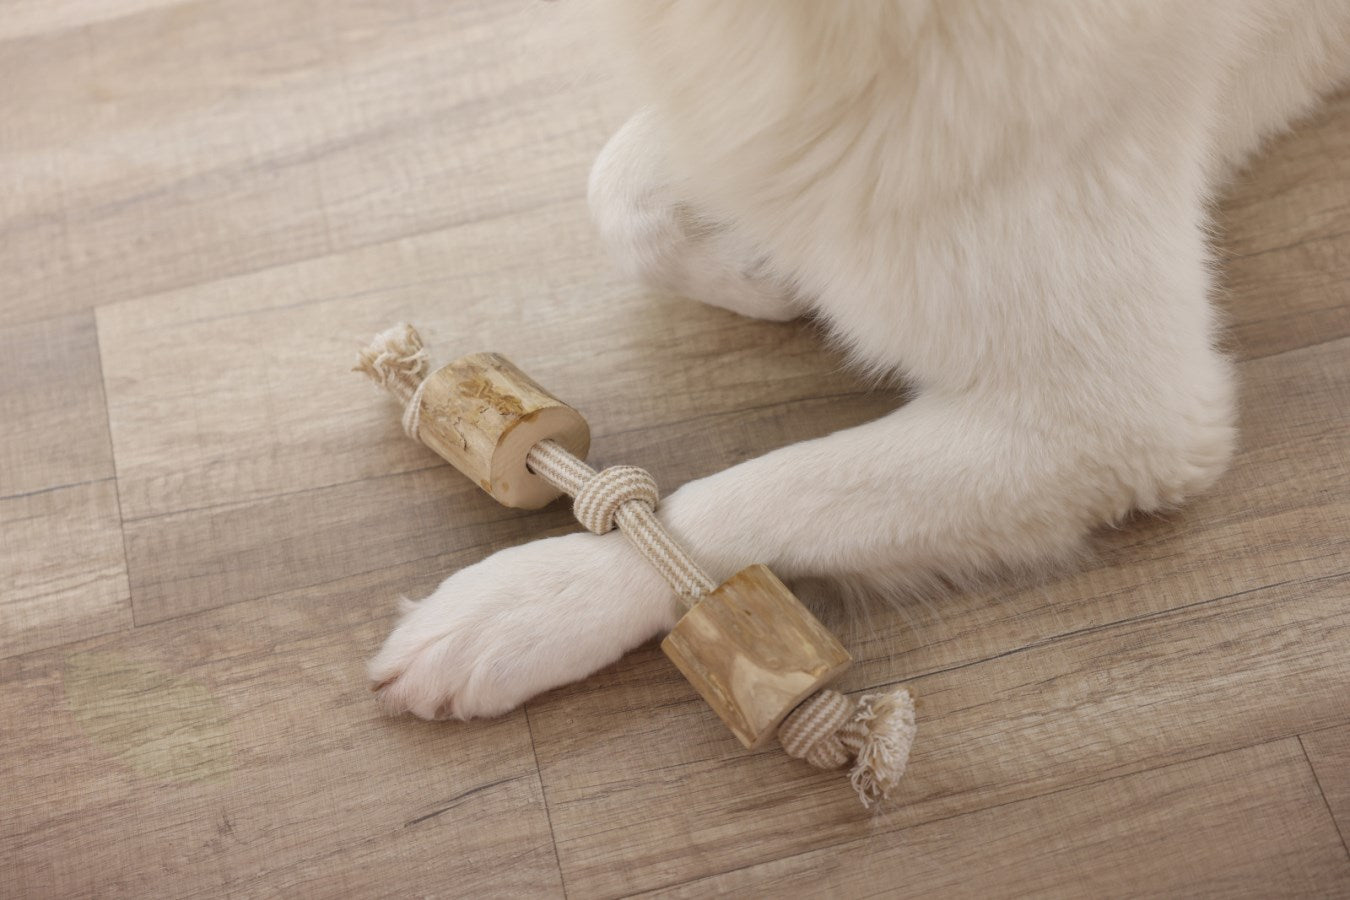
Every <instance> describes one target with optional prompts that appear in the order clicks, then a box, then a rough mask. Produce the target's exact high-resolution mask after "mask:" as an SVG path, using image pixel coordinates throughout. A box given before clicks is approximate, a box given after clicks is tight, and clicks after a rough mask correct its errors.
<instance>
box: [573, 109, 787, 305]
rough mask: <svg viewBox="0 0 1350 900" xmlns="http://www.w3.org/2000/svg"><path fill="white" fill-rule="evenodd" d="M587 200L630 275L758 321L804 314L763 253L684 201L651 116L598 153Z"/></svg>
mask: <svg viewBox="0 0 1350 900" xmlns="http://www.w3.org/2000/svg"><path fill="white" fill-rule="evenodd" d="M589 201H590V207H591V215H592V217H593V218H594V219H595V224H596V227H597V228H598V229H599V232H600V237H601V239H602V240H604V242H605V243H606V245H607V246H608V247H609V250H610V254H611V255H612V256H613V257H614V259H615V261H616V262H617V263H618V265H619V267H620V269H621V270H622V271H623V272H624V273H625V274H626V275H627V276H628V277H630V278H633V279H634V280H636V281H639V282H642V283H643V284H646V285H648V286H650V287H652V288H655V289H657V290H662V291H669V292H671V293H674V294H679V295H681V296H685V297H690V298H692V299H695V300H700V301H702V302H704V303H708V304H711V305H713V306H720V307H722V308H723V309H729V310H731V311H732V312H735V313H740V314H741V315H743V316H750V317H753V318H757V319H770V320H773V321H785V320H787V319H791V318H794V317H795V316H797V315H800V314H801V312H802V310H801V308H800V307H799V306H798V305H797V304H795V303H794V302H793V300H792V296H791V292H790V291H789V289H788V287H787V285H786V283H785V281H784V280H783V279H782V278H781V277H779V276H777V275H775V273H773V272H772V271H771V269H770V266H769V264H768V261H767V259H766V258H765V257H764V255H763V254H760V253H757V252H756V251H755V250H754V249H753V248H752V247H750V246H749V245H748V244H747V243H745V242H744V241H742V240H741V239H740V238H739V237H738V236H737V235H736V234H734V233H733V232H732V231H731V230H730V229H728V228H726V227H725V226H722V225H719V224H717V223H714V222H709V221H706V220H704V219H701V218H700V217H699V216H698V214H697V213H696V212H695V211H694V210H693V209H692V208H691V207H689V206H688V205H687V204H685V203H684V202H682V201H681V199H680V197H679V194H678V191H677V189H676V188H675V187H674V185H673V184H672V183H671V180H670V177H669V176H668V174H667V172H666V169H665V161H664V156H663V153H662V150H661V144H660V142H659V138H658V137H657V136H656V135H655V134H654V124H653V122H652V119H651V114H650V113H649V112H646V111H644V112H639V113H637V114H636V115H634V116H633V117H632V118H631V119H629V120H628V122H627V123H626V124H625V125H624V126H623V127H622V128H620V129H619V130H618V131H617V132H616V133H615V134H614V136H613V137H612V138H610V140H609V143H608V144H606V145H605V148H604V149H603V150H602V151H601V152H600V156H599V157H598V158H597V159H596V161H595V166H594V167H593V168H592V169H591V178H590V188H589Z"/></svg>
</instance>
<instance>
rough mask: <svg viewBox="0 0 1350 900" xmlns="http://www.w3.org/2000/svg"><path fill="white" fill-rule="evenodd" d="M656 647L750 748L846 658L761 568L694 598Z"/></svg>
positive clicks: (847, 662)
mask: <svg viewBox="0 0 1350 900" xmlns="http://www.w3.org/2000/svg"><path fill="white" fill-rule="evenodd" d="M661 649H662V650H663V651H665V654H666V656H668V657H670V660H671V662H673V663H675V665H676V666H677V667H678V668H679V670H680V671H681V672H683V673H684V676H685V677H686V678H688V679H689V682H690V684H692V685H693V686H694V687H695V689H697V690H698V692H699V693H700V694H702V695H703V699H704V700H707V701H708V705H709V706H711V707H712V708H713V709H714V710H715V711H716V712H717V715H718V716H720V717H721V719H722V721H723V722H725V723H726V724H727V727H728V728H730V729H731V731H732V733H733V734H735V735H736V737H737V738H738V739H739V740H740V742H741V743H742V744H744V745H745V746H746V747H748V748H749V749H751V750H755V749H759V748H761V747H764V746H766V745H767V744H768V743H769V742H770V741H772V739H773V737H774V734H775V733H776V731H777V729H778V725H779V723H780V722H782V721H783V719H784V718H785V717H786V716H787V714H788V713H790V712H792V710H793V709H795V708H796V706H797V705H798V704H799V703H801V702H802V701H803V700H805V699H806V698H807V697H809V696H811V695H812V694H814V693H815V692H816V691H818V690H820V688H822V687H824V686H825V685H827V684H829V683H830V682H831V681H833V680H834V679H835V678H837V677H838V676H839V675H840V674H842V673H843V672H844V671H845V670H846V669H848V667H849V665H850V664H851V663H852V661H853V660H852V658H851V657H850V656H849V655H848V652H847V651H846V650H845V649H844V647H843V645H842V644H840V643H839V641H838V640H837V639H836V638H835V636H834V635H832V634H830V632H829V631H827V630H826V629H825V626H823V625H821V624H820V622H819V621H817V620H816V617H815V616H813V615H811V613H810V611H809V610H807V608H806V607H805V606H803V605H802V602H801V601H800V600H798V599H797V598H796V597H795V596H793V594H792V592H791V591H789V590H788V589H787V587H786V585H784V584H783V582H781V581H779V580H778V578H777V577H775V576H774V574H773V573H772V572H770V571H769V570H768V568H766V567H765V566H761V565H754V566H750V567H749V568H747V569H742V570H741V571H740V572H737V573H736V574H735V575H733V576H732V577H731V578H729V579H728V580H727V581H726V582H725V583H724V584H722V586H721V587H719V588H718V589H717V590H715V591H713V592H712V593H711V594H709V595H708V596H707V597H704V598H703V599H702V600H700V601H699V602H698V604H697V605H695V606H694V608H693V609H691V610H690V611H689V612H688V613H686V614H685V616H684V618H682V619H681V620H680V621H679V622H678V623H677V624H676V625H675V627H674V629H672V630H671V632H670V634H669V635H667V636H666V639H665V640H664V641H662V642H661Z"/></svg>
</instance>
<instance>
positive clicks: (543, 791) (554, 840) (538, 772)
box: [521, 703, 569, 900]
mask: <svg viewBox="0 0 1350 900" xmlns="http://www.w3.org/2000/svg"><path fill="white" fill-rule="evenodd" d="M521 711H522V712H524V713H525V733H526V734H528V735H529V736H530V754H531V755H532V756H533V757H534V777H535V778H537V779H539V796H540V797H541V798H543V801H544V820H545V821H546V822H548V839H549V843H550V844H552V845H553V862H554V863H555V864H556V865H557V867H558V884H559V885H561V886H562V892H563V897H564V900H565V898H567V897H568V896H569V894H568V892H567V876H566V875H565V874H564V873H563V867H562V856H561V855H560V854H559V853H558V835H557V832H555V831H554V830H553V811H552V809H551V808H550V807H549V802H548V787H547V786H545V784H544V769H543V767H542V766H540V765H539V749H538V748H537V747H536V746H535V743H534V723H533V722H532V721H530V705H529V704H528V703H526V704H525V705H523V706H522V707H521Z"/></svg>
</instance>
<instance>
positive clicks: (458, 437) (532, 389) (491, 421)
mask: <svg viewBox="0 0 1350 900" xmlns="http://www.w3.org/2000/svg"><path fill="white" fill-rule="evenodd" d="M417 436H418V438H419V439H421V441H422V443H424V444H426V445H427V446H428V447H430V448H431V449H432V450H435V451H436V452H437V453H439V454H440V455H441V456H443V457H445V459H447V460H449V462H450V463H451V464H452V465H453V466H454V467H455V468H456V469H459V470H460V471H461V472H463V473H464V474H465V475H467V476H468V477H469V478H470V479H472V480H473V481H474V483H475V484H477V485H478V486H479V487H481V488H482V489H483V490H485V491H487V492H488V493H489V494H491V495H492V496H493V497H494V498H495V499H496V500H497V502H499V503H501V504H502V505H504V506H511V507H516V508H519V509H538V508H539V507H541V506H544V505H546V504H548V503H549V502H550V501H552V500H554V499H556V498H557V497H558V495H559V493H560V492H559V491H558V490H557V489H556V488H554V487H553V486H552V485H550V484H549V483H548V482H546V481H544V480H543V479H542V478H540V477H539V476H537V475H535V474H534V473H532V472H530V471H529V470H528V469H527V468H526V467H525V455H526V454H527V453H529V452H530V448H531V447H533V446H534V445H535V444H537V443H538V442H539V441H542V440H546V439H552V440H555V441H557V442H558V443H559V444H561V445H562V446H564V447H566V448H567V449H568V450H570V451H571V452H572V453H573V454H575V455H576V456H578V457H580V458H582V459H584V458H585V457H586V454H587V452H589V451H590V449H591V430H590V428H589V427H587V425H586V420H585V419H583V418H582V417H581V414H580V413H578V412H577V411H576V410H575V409H573V408H572V407H570V406H568V405H567V404H566V403H563V402H562V401H561V400H559V399H558V398H557V397H554V396H553V395H552V394H550V393H549V392H548V391H546V390H544V389H543V388H542V387H540V386H539V385H538V384H537V383H535V381H534V380H533V379H531V378H530V376H528V375H526V374H525V373H524V372H522V371H521V370H520V369H518V368H516V367H515V366H514V365H513V364H512V363H511V361H510V360H508V359H507V358H506V357H504V356H500V355H498V354H496V353H475V354H473V355H471V356H466V357H464V358H463V359H457V360H455V361H454V362H452V363H450V364H449V365H446V366H442V367H441V368H440V369H437V370H436V371H435V372H433V373H431V375H430V376H428V378H427V380H426V383H425V385H424V386H423V387H422V393H421V401H420V404H419V407H418V420H417Z"/></svg>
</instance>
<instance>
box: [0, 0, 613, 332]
mask: <svg viewBox="0 0 1350 900" xmlns="http://www.w3.org/2000/svg"><path fill="white" fill-rule="evenodd" d="M63 5H64V6H65V9H64V11H63V10H62V9H61V7H54V8H53V7H47V8H45V9H42V10H37V9H34V7H35V6H36V4H27V5H25V7H24V9H25V10H26V11H28V12H29V15H27V16H25V17H26V18H28V19H29V20H30V21H32V20H33V19H34V18H39V17H40V18H41V19H43V20H45V21H43V22H40V23H38V24H36V26H35V27H34V26H29V27H31V28H32V30H34V31H36V32H37V33H32V34H20V35H17V36H12V37H11V38H10V39H9V40H5V41H3V43H0V76H3V79H4V82H5V84H6V85H7V90H6V91H5V93H4V96H3V97H0V122H3V123H4V124H3V126H2V127H3V135H4V140H3V141H2V142H0V147H2V148H3V149H0V164H3V166H4V171H5V176H4V178H3V179H0V210H2V211H3V212H2V213H0V234H3V236H4V240H3V241H0V295H3V296H6V297H10V298H13V297H34V298H37V297H40V298H41V303H37V302H26V303H13V302H11V303H6V304H5V305H4V306H0V323H4V322H10V321H16V320H17V321H23V320H26V319H28V318H32V317H36V316H38V315H53V314H56V313H64V312H71V311H75V310H79V309H87V308H90V307H91V306H94V305H96V304H98V303H104V302H108V301H111V300H116V299H120V298H126V297H135V296H139V295H141V294H145V293H149V292H153V291H158V290H166V289H169V288H174V287H180V286H184V285H189V284H196V283H200V282H203V281H206V280H210V279H214V278H220V277H224V276H229V275H234V274H237V273H239V272H244V271H249V270H255V269H261V268H264V267H267V266H274V265H278V264H281V263H285V262H289V261H293V260H299V259H305V258H307V257H311V256H315V255H319V254H324V253H334V252H341V251H345V250H349V249H352V248H354V247H359V246H364V245H368V244H373V243H378V242H382V241H388V240H391V239H394V238H397V237H400V236H404V235H409V234H416V233H418V232H422V231H427V230H431V229H437V228H445V227H448V226H451V225H454V224H459V223H464V222H471V221H475V220H481V219H484V218H490V217H494V216H500V215H503V214H506V213H509V212H511V211H519V210H521V209H527V208H533V207H536V206H539V205H541V204H545V203H549V202H553V201H556V200H558V199H559V198H563V197H568V198H570V197H574V196H576V195H577V189H578V186H579V185H582V184H584V178H585V171H586V167H587V165H588V163H589V159H588V158H589V157H590V156H591V155H592V154H593V153H594V151H595V147H594V143H595V137H596V135H597V134H598V133H599V131H600V130H601V126H600V124H599V122H598V121H597V120H598V118H599V116H600V114H601V108H602V107H601V104H600V100H601V98H603V97H605V96H606V95H605V94H603V93H599V92H577V91H573V90H572V89H571V88H572V87H573V85H574V84H575V82H576V77H577V76H578V75H579V74H580V72H581V71H582V70H581V69H579V68H578V66H583V65H585V64H586V63H585V61H586V60H588V59H591V58H592V57H590V56H588V54H587V47H586V45H585V44H584V43H583V44H579V45H578V44H575V43H572V44H569V43H568V34H569V32H568V31H566V30H564V29H560V28H559V27H558V18H559V17H560V16H562V15H563V14H564V10H560V9H556V8H555V6H552V5H547V4H541V3H537V2H531V0H508V2H497V3H482V2H457V3H425V2H417V0H401V2H395V3H376V2H368V0H340V2H334V3H328V4H325V5H324V8H323V15H321V16H320V15H316V14H315V10H314V7H313V6H311V5H310V4H308V3H300V2H283V3H277V2H273V0H184V2H173V3H152V2H148V0H131V2H125V0H116V2H112V3H108V4H102V5H98V6H99V8H97V9H96V8H95V6H96V5H95V4H88V3H86V4H78V5H77V4H74V3H71V2H67V3H65V4H63ZM65 14H69V15H72V16H86V17H87V18H75V19H71V20H63V21H62V20H59V19H58V16H63V15H65ZM22 15H23V13H22V11H21V16H22ZM58 21H61V25H63V26H64V27H59V26H57V22H58ZM20 27H21V28H23V27H24V26H20ZM0 33H2V32H0ZM148 48H154V52H148ZM564 105H565V108H566V110H567V112H566V114H560V110H561V108H563V106H564ZM611 108H613V107H612V104H611ZM617 112H618V110H615V113H614V114H615V115H617Z"/></svg>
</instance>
